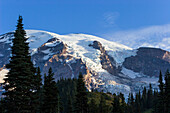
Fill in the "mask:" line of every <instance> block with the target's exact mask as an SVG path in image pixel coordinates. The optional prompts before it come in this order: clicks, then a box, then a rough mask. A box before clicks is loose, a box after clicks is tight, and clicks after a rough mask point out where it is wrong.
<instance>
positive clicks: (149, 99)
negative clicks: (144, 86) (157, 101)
mask: <svg viewBox="0 0 170 113" xmlns="http://www.w3.org/2000/svg"><path fill="white" fill-rule="evenodd" d="M152 105H153V94H152V85H151V84H149V90H148V93H147V109H150V108H152Z"/></svg>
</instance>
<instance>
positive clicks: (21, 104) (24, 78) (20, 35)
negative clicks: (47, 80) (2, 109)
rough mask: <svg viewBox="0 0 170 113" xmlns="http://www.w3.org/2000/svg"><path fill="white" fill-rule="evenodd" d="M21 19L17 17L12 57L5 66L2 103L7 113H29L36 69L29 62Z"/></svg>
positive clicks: (27, 47) (29, 57)
mask: <svg viewBox="0 0 170 113" xmlns="http://www.w3.org/2000/svg"><path fill="white" fill-rule="evenodd" d="M22 20H23V19H22V17H21V16H19V19H18V23H17V29H16V30H15V33H14V39H13V40H12V42H13V46H12V56H11V59H10V63H9V64H7V65H6V67H7V69H9V72H8V74H7V75H6V78H5V79H4V80H5V83H4V85H5V86H4V89H5V91H6V92H5V93H3V95H4V96H5V98H4V101H5V104H6V106H7V107H8V108H7V109H6V110H7V112H8V113H31V112H32V111H31V109H32V106H31V101H32V97H31V96H32V93H33V89H34V88H33V87H34V83H33V78H34V75H35V71H36V69H35V68H34V67H33V63H32V62H31V56H30V54H29V46H28V43H27V42H26V41H27V38H26V32H25V30H24V28H23V24H22Z"/></svg>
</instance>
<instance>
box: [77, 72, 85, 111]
mask: <svg viewBox="0 0 170 113" xmlns="http://www.w3.org/2000/svg"><path fill="white" fill-rule="evenodd" d="M76 86H77V94H76V103H75V112H76V113H87V109H88V104H87V102H88V99H87V92H86V87H85V83H84V81H83V75H82V73H80V74H79V78H78V80H77V85H76Z"/></svg>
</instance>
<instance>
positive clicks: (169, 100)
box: [164, 70, 170, 113]
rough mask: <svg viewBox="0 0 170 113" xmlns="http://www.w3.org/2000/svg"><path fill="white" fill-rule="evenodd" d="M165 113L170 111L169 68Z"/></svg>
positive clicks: (167, 72) (166, 79)
mask: <svg viewBox="0 0 170 113" xmlns="http://www.w3.org/2000/svg"><path fill="white" fill-rule="evenodd" d="M164 89H165V101H164V102H165V106H164V108H165V113H170V73H169V70H167V71H166V73H165V87H164Z"/></svg>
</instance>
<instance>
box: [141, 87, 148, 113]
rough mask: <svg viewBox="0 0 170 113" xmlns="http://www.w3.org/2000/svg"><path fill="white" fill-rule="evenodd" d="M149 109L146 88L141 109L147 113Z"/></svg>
mask: <svg viewBox="0 0 170 113" xmlns="http://www.w3.org/2000/svg"><path fill="white" fill-rule="evenodd" d="M146 108H147V93H146V87H144V89H143V92H142V99H141V109H142V111H145V110H146Z"/></svg>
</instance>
